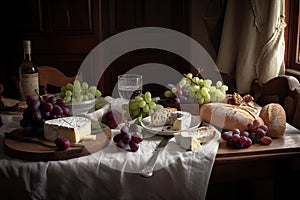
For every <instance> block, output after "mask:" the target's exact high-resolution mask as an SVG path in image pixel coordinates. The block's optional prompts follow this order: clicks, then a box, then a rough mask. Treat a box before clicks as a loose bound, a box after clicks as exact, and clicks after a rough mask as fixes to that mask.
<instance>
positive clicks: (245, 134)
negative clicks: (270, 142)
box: [240, 131, 249, 137]
mask: <svg viewBox="0 0 300 200" xmlns="http://www.w3.org/2000/svg"><path fill="white" fill-rule="evenodd" d="M240 135H241V136H246V137H249V132H248V131H242V132H241V133H240Z"/></svg>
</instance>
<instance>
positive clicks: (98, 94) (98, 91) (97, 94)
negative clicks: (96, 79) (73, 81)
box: [92, 90, 102, 98]
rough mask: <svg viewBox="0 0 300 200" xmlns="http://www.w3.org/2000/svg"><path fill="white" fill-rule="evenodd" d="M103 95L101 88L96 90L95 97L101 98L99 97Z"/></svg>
mask: <svg viewBox="0 0 300 200" xmlns="http://www.w3.org/2000/svg"><path fill="white" fill-rule="evenodd" d="M92 94H93V93H92ZM101 96H102V93H101V91H100V90H96V92H95V97H97V98H99V97H101Z"/></svg>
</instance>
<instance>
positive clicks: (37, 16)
mask: <svg viewBox="0 0 300 200" xmlns="http://www.w3.org/2000/svg"><path fill="white" fill-rule="evenodd" d="M219 1H220V2H223V3H224V0H219ZM205 2H206V1H205ZM208 2H209V1H207V2H206V4H208ZM1 4H2V6H1V8H0V11H1V18H0V19H1V24H2V27H3V28H2V34H4V39H3V41H2V44H1V45H0V55H1V60H3V62H1V64H0V78H1V79H0V82H1V83H3V84H4V86H5V88H6V89H5V92H4V95H5V96H8V97H13V98H18V90H17V86H16V85H15V82H16V81H15V80H16V79H18V66H19V64H20V63H21V61H22V58H23V47H22V40H24V39H30V40H31V41H32V53H33V55H32V58H33V61H34V62H35V63H36V64H37V65H52V66H55V67H57V68H58V69H59V70H61V71H62V72H63V73H65V74H66V75H68V76H73V75H75V74H77V70H78V69H79V67H80V65H81V63H82V62H83V60H84V59H85V57H86V56H87V55H88V53H89V52H90V51H91V50H92V49H93V48H95V47H96V46H97V45H98V44H99V43H101V42H102V41H103V40H105V39H107V38H109V37H110V36H112V35H115V34H117V33H120V32H122V31H125V30H129V29H132V28H137V27H146V26H148V27H149V26H155V27H164V28H169V29H173V30H176V31H179V32H181V33H184V34H187V35H190V24H191V19H190V12H191V7H190V5H191V1H190V0H189V1H186V0H163V1H161V0H72V1H71V0H15V1H6V2H5V3H1ZM218 11H219V10H218ZM199 29H201V27H199ZM216 41H218V39H217V40H216ZM147 62H157V63H162V64H166V65H169V66H172V67H174V68H175V69H177V70H179V71H184V70H186V69H187V70H186V71H188V70H189V66H188V65H189V64H188V63H186V62H185V61H184V60H183V59H181V58H179V57H178V56H176V55H172V54H170V53H167V52H161V51H159V50H141V51H135V52H133V53H128V54H126V55H123V56H121V57H120V58H119V59H117V60H116V61H115V62H113V63H112V64H111V66H110V67H109V69H108V70H107V71H106V72H105V77H104V78H102V79H101V81H100V83H99V84H98V86H99V88H100V89H101V90H102V91H103V93H104V94H105V95H110V94H111V89H112V87H113V84H114V83H115V82H116V77H117V75H118V74H121V73H124V72H126V71H127V70H129V69H130V68H132V67H134V66H137V65H141V64H143V63H147ZM182 66H186V67H187V68H186V69H184V70H183V69H181V68H182ZM101 82H105V85H106V86H108V87H102V84H101Z"/></svg>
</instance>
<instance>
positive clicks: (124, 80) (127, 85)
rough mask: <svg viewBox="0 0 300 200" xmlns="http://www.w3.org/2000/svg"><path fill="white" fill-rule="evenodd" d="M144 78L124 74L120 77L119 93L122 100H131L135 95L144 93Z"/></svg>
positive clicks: (137, 75)
mask: <svg viewBox="0 0 300 200" xmlns="http://www.w3.org/2000/svg"><path fill="white" fill-rule="evenodd" d="M142 87H143V76H142V75H139V74H123V75H119V76H118V91H119V95H120V97H121V98H123V99H126V100H129V99H130V97H131V96H132V95H133V94H134V93H142Z"/></svg>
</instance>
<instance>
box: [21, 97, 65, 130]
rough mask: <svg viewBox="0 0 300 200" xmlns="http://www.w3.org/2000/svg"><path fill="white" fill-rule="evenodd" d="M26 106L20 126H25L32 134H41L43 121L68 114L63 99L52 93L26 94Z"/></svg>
mask: <svg viewBox="0 0 300 200" xmlns="http://www.w3.org/2000/svg"><path fill="white" fill-rule="evenodd" d="M26 104H27V108H26V110H25V111H24V112H23V118H22V119H21V121H20V126H21V127H23V128H25V130H26V133H31V134H32V135H34V136H43V134H44V122H45V121H46V120H49V119H56V118H60V117H63V116H67V115H68V114H69V109H68V108H67V107H66V102H65V100H64V99H60V98H56V96H55V95H54V94H45V95H43V96H35V95H32V96H28V97H27V98H26Z"/></svg>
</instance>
